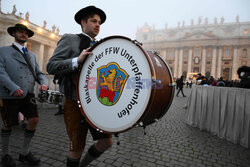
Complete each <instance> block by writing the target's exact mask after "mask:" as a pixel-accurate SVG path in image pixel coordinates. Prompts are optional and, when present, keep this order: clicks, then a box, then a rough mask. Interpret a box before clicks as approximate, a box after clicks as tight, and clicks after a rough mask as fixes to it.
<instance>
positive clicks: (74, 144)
mask: <svg viewBox="0 0 250 167" xmlns="http://www.w3.org/2000/svg"><path fill="white" fill-rule="evenodd" d="M105 20H106V14H105V13H104V12H103V11H102V10H101V9H99V8H96V7H95V6H88V7H85V8H83V9H81V10H79V11H78V12H77V13H76V14H75V21H76V22H77V23H78V24H80V25H81V28H82V33H81V34H65V35H63V36H62V38H61V40H60V41H59V42H58V44H57V48H56V49H55V51H54V53H53V55H52V57H51V58H50V60H49V62H48V65H47V71H48V73H49V74H54V75H59V77H60V78H61V80H62V82H61V84H60V91H62V92H63V93H64V94H65V102H64V122H65V124H66V129H67V133H68V136H69V140H70V151H69V157H68V158H67V166H68V167H76V166H87V165H88V164H89V163H90V162H92V161H93V160H95V159H96V158H97V157H99V156H100V155H101V154H102V153H103V152H104V151H106V150H107V149H108V148H110V147H111V146H112V143H113V142H112V135H111V134H104V133H100V132H98V131H96V130H95V129H94V128H92V127H91V126H90V125H89V124H88V123H87V122H86V121H85V120H84V119H83V116H82V114H81V111H80V109H79V107H78V104H77V91H76V85H77V83H76V79H77V74H78V68H79V67H80V66H81V65H82V64H83V63H84V60H85V59H86V57H87V56H88V55H89V56H91V55H92V52H89V49H90V48H89V47H90V46H91V45H92V44H93V43H94V40H95V37H96V36H97V35H98V33H99V31H100V25H101V24H102V23H104V22H105ZM88 130H90V132H91V134H92V137H93V140H97V143H95V144H93V145H92V146H91V147H90V148H89V150H88V152H87V153H86V155H85V156H84V157H83V158H82V160H81V162H79V161H80V158H81V155H82V152H83V150H84V147H85V143H86V136H87V132H88Z"/></svg>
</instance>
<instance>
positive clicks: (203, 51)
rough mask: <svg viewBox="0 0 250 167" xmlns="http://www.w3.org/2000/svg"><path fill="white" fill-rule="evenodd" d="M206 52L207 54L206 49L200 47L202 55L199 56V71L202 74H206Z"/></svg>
mask: <svg viewBox="0 0 250 167" xmlns="http://www.w3.org/2000/svg"><path fill="white" fill-rule="evenodd" d="M206 54H207V51H206V48H205V47H204V48H203V49H202V55H201V56H202V57H201V73H202V75H206V57H207V56H206Z"/></svg>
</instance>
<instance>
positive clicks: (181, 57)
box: [178, 48, 183, 77]
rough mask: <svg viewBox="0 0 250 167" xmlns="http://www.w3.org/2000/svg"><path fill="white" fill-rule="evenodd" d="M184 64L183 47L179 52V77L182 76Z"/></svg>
mask: <svg viewBox="0 0 250 167" xmlns="http://www.w3.org/2000/svg"><path fill="white" fill-rule="evenodd" d="M182 65H183V49H182V48H181V49H180V54H179V65H178V69H179V70H178V77H181V75H182Z"/></svg>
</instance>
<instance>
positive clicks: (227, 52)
mask: <svg viewBox="0 0 250 167" xmlns="http://www.w3.org/2000/svg"><path fill="white" fill-rule="evenodd" d="M229 53H230V51H229V49H226V51H225V55H226V57H229Z"/></svg>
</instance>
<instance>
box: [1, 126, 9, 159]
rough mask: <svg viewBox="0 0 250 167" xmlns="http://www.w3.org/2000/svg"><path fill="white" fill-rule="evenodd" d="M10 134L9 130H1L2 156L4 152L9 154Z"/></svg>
mask: <svg viewBox="0 0 250 167" xmlns="http://www.w3.org/2000/svg"><path fill="white" fill-rule="evenodd" d="M10 135H11V130H4V129H2V130H1V138H2V154H3V156H4V155H6V154H9V155H10V145H9V141H10Z"/></svg>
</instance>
